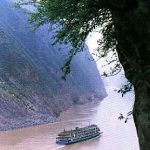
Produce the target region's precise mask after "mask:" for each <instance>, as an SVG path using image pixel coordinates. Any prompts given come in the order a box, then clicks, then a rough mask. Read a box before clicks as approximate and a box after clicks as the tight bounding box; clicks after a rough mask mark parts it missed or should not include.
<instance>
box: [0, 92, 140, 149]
mask: <svg viewBox="0 0 150 150" xmlns="http://www.w3.org/2000/svg"><path fill="white" fill-rule="evenodd" d="M110 96H111V99H110ZM110 96H108V97H107V98H105V99H104V100H103V101H102V102H90V103H88V104H86V105H81V106H74V107H72V108H70V109H69V110H68V111H66V112H63V113H62V114H61V115H60V117H59V118H58V122H57V123H52V124H48V125H42V126H36V127H31V128H26V129H18V130H14V131H8V132H1V133H0V150H57V149H59V150H138V144H137V137H136V132H135V127H134V124H133V121H132V120H131V121H130V122H129V123H128V124H125V123H123V122H120V121H118V120H117V117H118V116H117V115H118V113H119V111H120V109H123V108H125V107H127V108H128V107H129V106H128V105H126V104H124V105H122V106H120V105H118V102H117V100H116V97H115V94H114V93H113V95H111V94H110ZM112 96H114V99H112ZM114 100H115V101H114ZM112 101H114V103H113V104H112V103H111V102H112ZM126 103H127V102H126ZM116 108H117V109H116ZM89 123H91V124H93V123H95V124H97V125H98V126H99V127H100V128H101V130H102V131H103V132H104V133H103V135H102V137H100V138H99V137H98V138H95V139H91V140H88V141H85V142H80V143H76V144H72V145H67V146H62V145H57V144H56V143H55V138H56V136H57V133H59V132H60V131H63V130H64V128H65V129H66V130H69V129H71V128H74V127H76V126H79V127H83V126H86V125H89Z"/></svg>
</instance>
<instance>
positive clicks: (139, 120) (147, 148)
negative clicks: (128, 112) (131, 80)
mask: <svg viewBox="0 0 150 150" xmlns="http://www.w3.org/2000/svg"><path fill="white" fill-rule="evenodd" d="M149 91H150V89H149V88H148V87H146V86H144V85H141V86H137V87H136V86H135V104H134V109H133V116H134V122H135V125H136V129H137V134H138V138H139V144H140V150H150V93H149Z"/></svg>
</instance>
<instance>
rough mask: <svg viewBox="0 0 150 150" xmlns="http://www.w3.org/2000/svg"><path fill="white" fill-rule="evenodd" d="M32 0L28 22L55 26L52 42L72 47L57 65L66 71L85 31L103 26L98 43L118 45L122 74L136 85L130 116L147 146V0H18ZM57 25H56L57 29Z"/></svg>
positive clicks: (106, 47)
mask: <svg viewBox="0 0 150 150" xmlns="http://www.w3.org/2000/svg"><path fill="white" fill-rule="evenodd" d="M24 4H25V5H28V4H33V5H34V6H35V7H36V10H35V11H34V12H32V13H30V19H29V20H30V22H31V23H33V24H34V27H35V28H37V27H39V26H41V25H43V24H49V23H50V24H49V25H50V26H51V28H55V31H56V36H55V39H56V41H55V42H63V43H70V44H71V45H72V49H71V51H70V53H69V57H68V59H67V60H66V63H65V65H64V67H63V68H62V69H63V71H64V73H65V74H68V73H69V72H70V62H71V60H72V58H73V56H74V55H75V54H76V53H78V52H79V51H81V50H83V48H84V42H85V40H86V37H87V36H88V34H89V33H90V32H91V31H93V30H94V29H95V28H97V27H98V26H101V27H102V33H103V39H102V40H100V41H99V43H100V46H101V47H100V48H99V49H98V50H99V52H100V54H102V55H101V56H102V57H104V56H106V55H107V54H108V52H109V51H115V50H116V51H117V54H118V57H119V61H120V63H121V64H122V66H123V68H124V71H125V75H126V77H127V79H128V80H129V81H130V83H131V84H132V85H133V86H134V90H135V104H134V109H133V117H134V121H135V125H136V129H137V134H138V137H139V144H140V149H141V150H150V44H149V41H150V17H149V14H150V1H148V0H28V1H25V0H21V2H19V3H17V6H19V7H20V6H21V5H24ZM57 25H58V27H59V30H58V29H57Z"/></svg>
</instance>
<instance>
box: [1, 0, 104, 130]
mask: <svg viewBox="0 0 150 150" xmlns="http://www.w3.org/2000/svg"><path fill="white" fill-rule="evenodd" d="M0 14H1V15H0V130H7V129H12V128H17V127H25V126H29V125H33V124H41V123H44V122H45V123H46V122H51V121H54V120H55V118H56V117H57V116H58V115H59V113H60V112H61V111H63V110H65V109H67V108H68V107H70V106H71V105H73V104H75V103H85V102H87V101H89V100H92V99H102V98H103V97H105V96H106V92H105V89H104V86H103V83H102V81H101V78H100V75H99V72H98V70H97V67H96V64H95V62H93V61H90V60H89V57H91V55H90V54H89V51H88V49H87V48H86V49H85V51H84V52H81V53H80V54H78V55H77V56H76V57H75V58H74V60H73V62H72V70H71V73H70V75H69V76H68V77H67V81H66V82H65V81H63V80H61V76H62V72H61V70H60V68H61V66H62V65H63V63H64V60H65V59H66V57H67V52H68V50H69V48H70V47H69V46H64V45H59V44H58V45H56V46H51V44H50V43H52V39H51V38H50V37H51V36H52V34H53V33H52V32H50V33H48V32H47V30H46V27H42V28H40V29H39V30H37V31H36V32H35V33H33V32H30V31H29V30H30V25H28V23H27V17H26V16H25V15H24V14H23V13H22V12H20V11H19V10H15V9H14V8H11V7H10V2H9V0H2V1H1V2H0Z"/></svg>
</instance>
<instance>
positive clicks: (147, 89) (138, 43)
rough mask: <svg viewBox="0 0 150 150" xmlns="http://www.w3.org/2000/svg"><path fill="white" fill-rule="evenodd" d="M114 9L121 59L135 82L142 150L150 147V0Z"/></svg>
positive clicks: (137, 124)
mask: <svg viewBox="0 0 150 150" xmlns="http://www.w3.org/2000/svg"><path fill="white" fill-rule="evenodd" d="M111 13H112V19H113V24H114V32H115V37H116V39H117V47H116V49H117V53H118V57H119V61H120V62H121V64H122V66H123V68H124V71H125V75H126V77H127V79H128V80H129V81H130V82H131V83H132V84H133V85H134V90H135V104H134V109H133V117H134V121H135V125H136V129H137V134H138V138H139V145H140V150H150V43H149V42H150V18H149V17H148V16H149V13H150V2H149V1H142V0H139V1H138V4H137V8H134V9H133V10H130V11H124V12H123V11H119V10H115V11H114V10H113V11H111Z"/></svg>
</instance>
